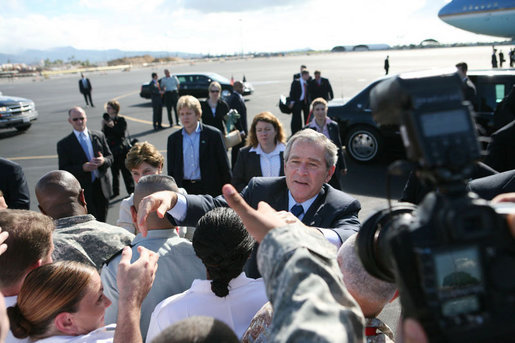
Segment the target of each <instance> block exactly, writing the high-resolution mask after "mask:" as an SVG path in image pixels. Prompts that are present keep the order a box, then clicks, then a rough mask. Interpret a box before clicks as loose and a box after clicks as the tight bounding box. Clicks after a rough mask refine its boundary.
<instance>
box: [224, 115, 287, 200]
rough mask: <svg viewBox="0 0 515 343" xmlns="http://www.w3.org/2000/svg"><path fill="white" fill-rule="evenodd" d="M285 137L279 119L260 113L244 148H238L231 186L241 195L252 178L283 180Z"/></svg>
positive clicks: (253, 121)
mask: <svg viewBox="0 0 515 343" xmlns="http://www.w3.org/2000/svg"><path fill="white" fill-rule="evenodd" d="M285 143H286V134H285V133H284V129H283V126H282V124H281V122H280V121H279V119H277V117H276V116H274V115H273V114H272V113H270V112H261V113H259V114H258V115H256V116H255V117H254V119H253V120H252V125H251V126H250V131H249V136H248V137H247V145H246V146H245V147H244V148H241V149H240V151H239V153H238V158H237V159H236V164H235V165H234V168H233V171H232V180H231V183H232V185H233V186H234V187H235V188H236V189H237V190H238V191H239V192H241V191H242V190H243V188H245V186H247V184H248V183H249V181H250V179H252V178H253V177H255V176H283V175H284V162H283V151H284V149H285Z"/></svg>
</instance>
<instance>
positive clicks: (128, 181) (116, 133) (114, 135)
mask: <svg viewBox="0 0 515 343" xmlns="http://www.w3.org/2000/svg"><path fill="white" fill-rule="evenodd" d="M105 110H106V113H104V117H103V119H102V132H103V133H104V135H105V136H106V139H107V144H109V149H111V152H112V153H113V158H114V162H113V164H112V165H111V173H112V175H113V196H112V197H117V196H118V195H119V194H120V179H119V177H120V173H121V174H122V176H123V182H124V183H125V189H126V190H127V194H129V195H130V194H132V193H133V192H134V181H133V180H132V175H131V172H130V171H129V170H128V169H127V168H126V167H125V156H126V155H127V152H128V151H129V149H130V146H129V145H128V142H129V141H128V139H127V121H126V120H125V118H123V117H120V116H119V113H120V103H119V102H118V100H110V101H108V102H107V104H106V105H105Z"/></svg>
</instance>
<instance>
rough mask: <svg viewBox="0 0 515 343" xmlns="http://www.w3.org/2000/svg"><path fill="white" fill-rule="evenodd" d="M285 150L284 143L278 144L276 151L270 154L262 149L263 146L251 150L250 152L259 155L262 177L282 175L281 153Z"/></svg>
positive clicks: (259, 145)
mask: <svg viewBox="0 0 515 343" xmlns="http://www.w3.org/2000/svg"><path fill="white" fill-rule="evenodd" d="M285 148H286V147H285V146H284V144H283V143H279V144H277V145H276V146H275V149H274V150H273V151H271V152H269V153H266V152H264V151H263V149H261V144H258V146H257V147H256V148H254V147H252V148H250V151H252V152H255V153H256V154H258V155H259V163H260V165H261V175H262V176H279V174H280V173H281V152H283V151H284V149H285Z"/></svg>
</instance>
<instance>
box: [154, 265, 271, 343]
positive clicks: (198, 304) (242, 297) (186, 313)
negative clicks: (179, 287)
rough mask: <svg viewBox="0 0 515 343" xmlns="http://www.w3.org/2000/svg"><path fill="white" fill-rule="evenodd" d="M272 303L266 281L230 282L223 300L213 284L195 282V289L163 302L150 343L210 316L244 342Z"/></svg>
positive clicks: (242, 276)
mask: <svg viewBox="0 0 515 343" xmlns="http://www.w3.org/2000/svg"><path fill="white" fill-rule="evenodd" d="M267 301H268V299H267V297H266V292H265V284H264V282H263V279H250V278H248V277H246V276H245V273H241V274H240V275H239V276H238V277H236V278H234V279H232V280H231V282H229V294H228V295H227V296H226V297H225V298H220V297H218V296H216V295H215V293H213V291H212V290H211V281H210V280H198V279H196V280H194V281H193V284H192V285H191V288H190V289H189V290H187V291H185V292H183V293H180V294H176V295H172V296H171V297H169V298H167V299H165V300H163V301H162V302H160V303H159V304H158V305H157V306H156V308H155V310H154V312H153V313H152V316H151V317H150V326H149V328H148V332H147V340H146V341H147V342H152V340H153V339H154V338H155V337H156V336H157V335H159V333H160V332H161V331H163V330H164V329H166V328H167V327H168V326H170V325H171V324H174V323H176V322H178V321H180V320H183V319H185V318H188V317H192V316H208V317H214V318H216V319H218V320H221V321H223V322H224V323H225V324H227V325H228V326H229V327H230V328H231V329H233V330H234V332H235V333H236V335H237V336H238V337H240V338H241V336H242V335H243V333H244V332H245V330H246V329H247V328H248V326H249V324H250V321H251V320H252V318H253V317H254V315H255V314H256V312H257V311H258V310H259V309H260V308H261V307H262V306H263V305H264V304H265V303H266V302H267Z"/></svg>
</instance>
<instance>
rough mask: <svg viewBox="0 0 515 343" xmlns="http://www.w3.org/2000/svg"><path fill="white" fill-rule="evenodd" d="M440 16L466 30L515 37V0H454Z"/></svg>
mask: <svg viewBox="0 0 515 343" xmlns="http://www.w3.org/2000/svg"><path fill="white" fill-rule="evenodd" d="M438 16H439V17H440V19H442V20H443V21H444V22H446V23H447V24H449V25H452V26H455V27H458V28H460V29H463V30H466V31H470V32H474V33H478V34H484V35H489V36H496V37H507V38H512V39H513V38H515V0H486V1H485V0H483V1H481V0H453V1H451V2H450V3H448V4H447V5H445V6H444V7H443V8H442V9H441V10H440V12H439V13H438Z"/></svg>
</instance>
